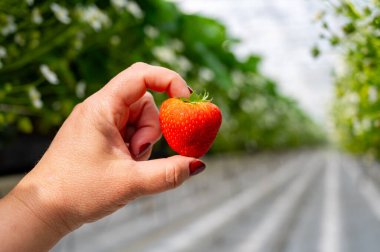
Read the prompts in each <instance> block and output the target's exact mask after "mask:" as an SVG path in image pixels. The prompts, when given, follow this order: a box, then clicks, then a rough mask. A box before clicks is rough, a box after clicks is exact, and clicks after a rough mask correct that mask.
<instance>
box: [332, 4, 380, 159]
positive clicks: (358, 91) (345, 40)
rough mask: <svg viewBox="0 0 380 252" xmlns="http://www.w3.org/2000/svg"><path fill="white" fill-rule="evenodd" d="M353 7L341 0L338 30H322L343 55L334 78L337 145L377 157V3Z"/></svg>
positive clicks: (379, 112)
mask: <svg viewBox="0 0 380 252" xmlns="http://www.w3.org/2000/svg"><path fill="white" fill-rule="evenodd" d="M367 4H368V5H367V6H363V5H361V6H355V5H354V4H353V3H351V2H350V1H340V3H339V4H338V5H336V6H335V7H334V8H335V13H336V15H337V17H338V18H339V19H340V20H341V21H342V22H343V24H342V25H341V26H340V29H339V30H338V29H335V30H332V29H329V28H328V27H327V28H326V27H325V29H326V30H327V32H328V33H329V34H330V36H329V40H330V42H331V44H332V45H333V46H336V47H338V48H339V49H340V51H341V52H342V55H343V60H344V63H343V66H342V69H341V70H340V71H337V74H336V78H335V80H336V81H335V84H336V85H335V103H334V106H333V118H334V121H335V126H336V136H337V140H338V141H339V143H340V144H341V145H342V146H343V147H344V148H345V149H347V150H349V151H352V152H354V153H364V154H368V155H370V156H373V157H377V158H380V130H379V127H380V97H379V90H380V74H379V73H380V12H379V10H380V1H374V2H372V3H369V2H368V3H367Z"/></svg>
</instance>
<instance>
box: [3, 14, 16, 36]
mask: <svg viewBox="0 0 380 252" xmlns="http://www.w3.org/2000/svg"><path fill="white" fill-rule="evenodd" d="M6 19H7V23H6V24H5V25H4V26H3V28H2V29H1V34H3V35H4V36H8V35H9V34H12V33H15V32H16V31H17V25H16V23H15V18H14V17H13V16H7V17H6Z"/></svg>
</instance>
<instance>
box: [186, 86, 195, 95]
mask: <svg viewBox="0 0 380 252" xmlns="http://www.w3.org/2000/svg"><path fill="white" fill-rule="evenodd" d="M187 89H189V92H190V94H192V93H193V92H194V91H193V89H192V88H191V87H189V86H187Z"/></svg>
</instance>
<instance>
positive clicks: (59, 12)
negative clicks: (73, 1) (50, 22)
mask: <svg viewBox="0 0 380 252" xmlns="http://www.w3.org/2000/svg"><path fill="white" fill-rule="evenodd" d="M50 9H51V10H52V11H53V13H54V15H55V17H56V18H57V19H58V21H59V22H61V23H63V24H69V23H70V22H71V18H70V17H69V11H68V10H67V9H66V8H65V7H62V6H61V5H59V4H57V3H52V4H51V5H50Z"/></svg>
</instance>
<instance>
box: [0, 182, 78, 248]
mask: <svg viewBox="0 0 380 252" xmlns="http://www.w3.org/2000/svg"><path fill="white" fill-rule="evenodd" d="M32 182H33V179H29V178H28V175H27V176H26V177H25V178H24V179H23V180H22V181H21V182H20V183H19V184H18V185H17V186H16V187H15V188H14V189H13V190H12V191H11V192H10V193H9V194H8V195H6V196H5V197H4V198H3V199H1V200H0V215H1V216H3V217H4V216H6V218H2V220H0V233H2V234H7V235H6V236H5V237H6V238H9V236H11V237H10V239H6V238H4V237H3V238H4V239H6V240H4V241H0V244H2V247H3V244H4V246H5V248H9V251H48V250H49V249H51V248H52V247H53V246H54V245H55V244H56V243H57V242H58V241H59V240H60V239H61V238H63V237H64V236H65V235H66V234H67V233H69V232H70V231H72V229H70V228H69V227H68V226H67V225H66V223H65V221H64V218H63V216H62V215H61V212H60V210H59V206H58V205H57V204H55V202H54V198H53V197H52V195H54V193H49V192H48V190H46V189H44V188H41V186H38V185H36V184H34V183H32ZM12 236H13V237H12ZM1 239H2V238H0V240H1ZM5 250H6V251H7V249H5Z"/></svg>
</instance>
